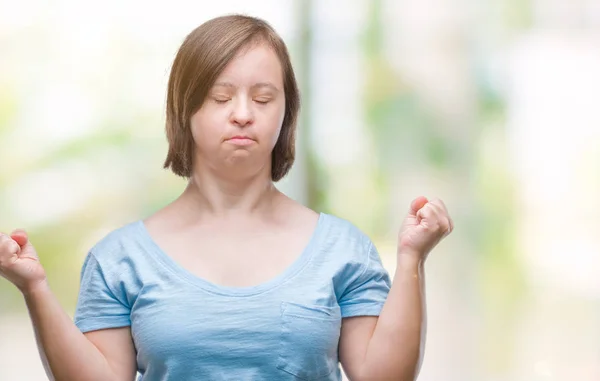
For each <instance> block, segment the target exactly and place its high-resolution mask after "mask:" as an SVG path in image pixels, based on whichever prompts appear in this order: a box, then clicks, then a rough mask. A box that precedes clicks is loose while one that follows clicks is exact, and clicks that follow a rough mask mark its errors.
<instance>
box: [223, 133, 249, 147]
mask: <svg viewBox="0 0 600 381" xmlns="http://www.w3.org/2000/svg"><path fill="white" fill-rule="evenodd" d="M225 141H226V142H227V143H230V144H235V145H241V146H246V145H250V144H253V143H255V141H254V139H252V138H251V137H249V136H245V135H236V136H232V137H230V138H229V139H227V140H225Z"/></svg>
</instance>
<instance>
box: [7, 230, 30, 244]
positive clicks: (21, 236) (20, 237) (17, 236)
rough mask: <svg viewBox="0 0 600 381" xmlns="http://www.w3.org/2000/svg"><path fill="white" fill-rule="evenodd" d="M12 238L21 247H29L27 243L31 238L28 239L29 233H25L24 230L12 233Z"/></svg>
mask: <svg viewBox="0 0 600 381" xmlns="http://www.w3.org/2000/svg"><path fill="white" fill-rule="evenodd" d="M10 238H12V239H14V240H15V241H16V242H17V243H18V244H19V246H21V247H23V246H25V245H27V242H29V238H27V232H25V230H23V229H17V230H15V231H13V232H12V233H10Z"/></svg>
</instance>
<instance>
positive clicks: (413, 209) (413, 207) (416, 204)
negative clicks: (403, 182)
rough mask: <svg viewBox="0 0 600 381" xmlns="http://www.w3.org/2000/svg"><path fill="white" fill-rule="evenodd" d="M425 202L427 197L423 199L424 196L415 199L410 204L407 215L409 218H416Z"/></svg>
mask: <svg viewBox="0 0 600 381" xmlns="http://www.w3.org/2000/svg"><path fill="white" fill-rule="evenodd" d="M427 202H428V200H427V197H425V196H419V197H417V198H415V199H414V200H413V201H412V202H411V203H410V210H409V214H410V215H411V216H416V215H417V212H418V211H419V210H421V209H422V208H423V207H424V206H425V205H426V204H427Z"/></svg>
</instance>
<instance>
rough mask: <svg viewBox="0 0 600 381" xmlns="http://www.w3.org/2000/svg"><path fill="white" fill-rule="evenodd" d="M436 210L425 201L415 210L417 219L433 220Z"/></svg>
mask: <svg viewBox="0 0 600 381" xmlns="http://www.w3.org/2000/svg"><path fill="white" fill-rule="evenodd" d="M435 215H436V211H435V208H434V206H433V205H431V204H429V203H427V204H425V206H423V207H422V208H421V209H419V211H418V212H417V219H418V220H419V221H421V220H423V219H426V220H428V221H433V220H435Z"/></svg>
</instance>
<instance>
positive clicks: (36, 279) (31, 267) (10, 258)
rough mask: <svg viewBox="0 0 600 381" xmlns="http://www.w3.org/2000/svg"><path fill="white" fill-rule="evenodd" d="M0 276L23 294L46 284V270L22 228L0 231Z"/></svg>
mask: <svg viewBox="0 0 600 381" xmlns="http://www.w3.org/2000/svg"><path fill="white" fill-rule="evenodd" d="M0 276H2V277H3V278H6V279H7V280H8V281H9V282H11V283H13V284H14V285H15V286H17V288H18V289H19V290H20V291H21V292H22V293H24V294H25V293H28V292H31V291H33V290H34V289H36V288H37V287H40V286H45V285H46V272H45V271H44V268H43V267H42V264H41V263H40V261H39V258H38V256H37V253H36V252H35V248H34V247H33V245H32V244H31V242H29V239H28V238H27V233H26V232H25V231H24V230H15V231H14V232H12V233H11V234H10V235H7V234H3V233H0Z"/></svg>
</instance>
